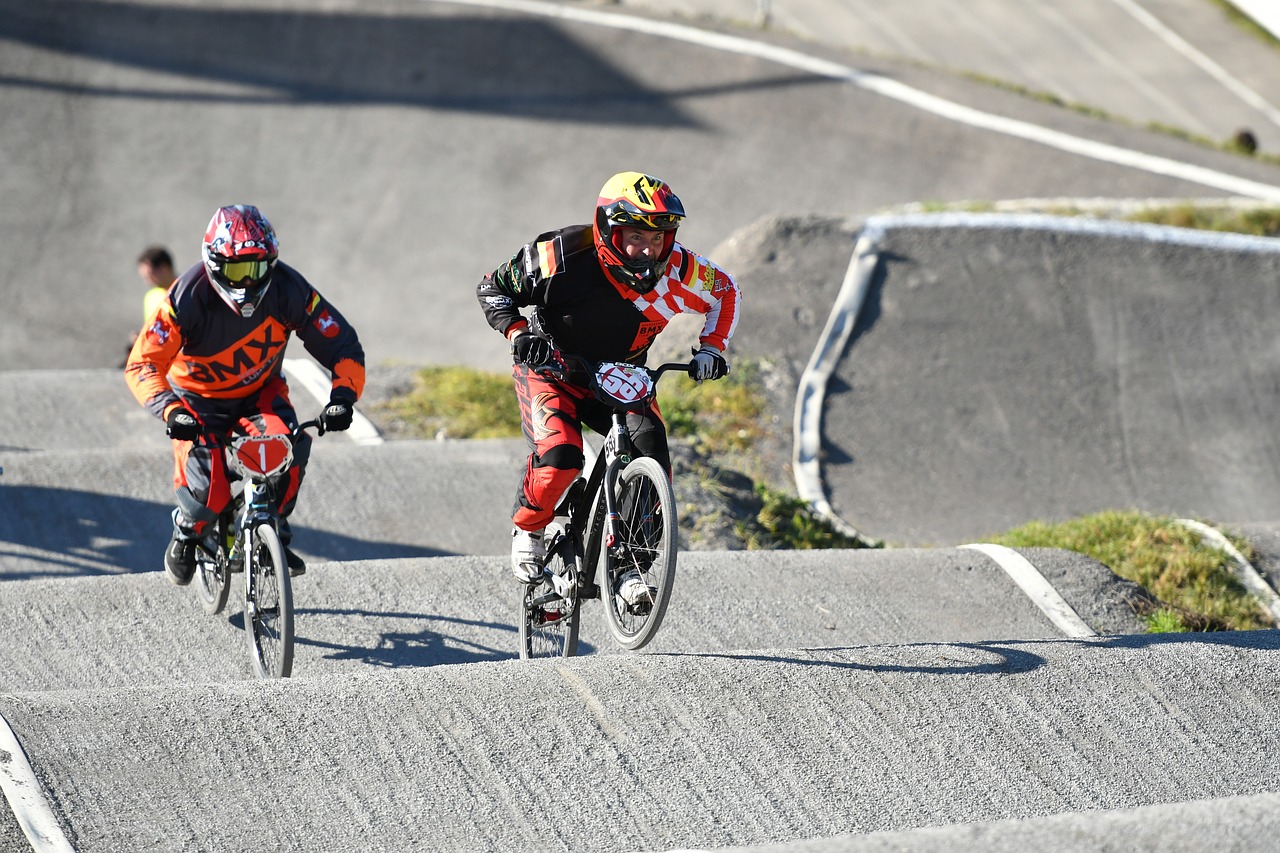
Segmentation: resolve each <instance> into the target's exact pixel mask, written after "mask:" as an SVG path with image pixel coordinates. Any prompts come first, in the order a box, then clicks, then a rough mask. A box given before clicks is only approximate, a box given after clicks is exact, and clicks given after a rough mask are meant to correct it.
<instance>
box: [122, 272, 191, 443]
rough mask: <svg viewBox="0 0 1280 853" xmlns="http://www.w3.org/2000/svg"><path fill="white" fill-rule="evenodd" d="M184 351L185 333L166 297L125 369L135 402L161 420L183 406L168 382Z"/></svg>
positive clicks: (135, 345) (137, 341)
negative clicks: (176, 362)
mask: <svg viewBox="0 0 1280 853" xmlns="http://www.w3.org/2000/svg"><path fill="white" fill-rule="evenodd" d="M181 350H182V331H181V329H180V327H179V326H178V321H177V316H176V314H175V313H174V309H173V304H172V303H171V302H170V297H169V296H166V297H165V299H164V301H163V302H162V303H161V304H160V308H159V309H157V311H156V313H155V314H154V315H153V316H152V318H151V323H150V325H148V326H147V328H145V329H143V330H142V333H141V334H139V335H138V339H137V340H136V341H134V342H133V350H132V351H131V352H130V353H129V361H128V363H127V364H126V365H125V369H124V380H125V382H126V383H127V384H128V386H129V390H130V391H131V392H133V396H134V398H136V399H137V401H138V402H139V403H141V404H142V406H143V407H144V408H145V409H146V410H147V411H148V412H150V413H151V414H153V415H155V416H156V417H158V418H159V419H160V420H164V419H165V418H167V417H168V416H169V413H170V412H171V411H173V410H174V409H176V408H178V407H179V406H181V405H182V401H181V400H180V399H179V398H178V395H177V394H175V393H173V389H172V388H170V387H169V380H168V378H167V377H168V374H169V366H170V365H172V364H173V362H174V359H176V358H177V357H178V353H179V352H180V351H181Z"/></svg>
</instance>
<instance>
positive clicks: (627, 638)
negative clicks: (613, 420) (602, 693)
mask: <svg viewBox="0 0 1280 853" xmlns="http://www.w3.org/2000/svg"><path fill="white" fill-rule="evenodd" d="M617 508H618V513H619V515H620V520H619V522H618V530H617V534H618V540H617V541H616V542H615V543H614V545H613V547H612V548H608V547H606V548H605V549H604V551H605V554H604V568H605V571H604V572H603V573H602V577H603V579H604V580H603V582H602V583H601V591H600V597H601V599H602V600H603V601H604V603H605V608H604V610H605V619H606V621H607V623H608V626H609V633H610V634H611V635H613V639H614V640H615V641H616V642H617V643H618V645H620V646H622V647H623V648H624V649H638V648H641V647H642V646H644V645H646V644H647V643H648V642H649V641H650V640H652V639H653V635H654V634H656V633H657V631H658V628H659V627H660V626H661V625H662V619H663V617H664V616H666V613H667V605H668V603H669V602H670V601H671V590H672V586H673V585H674V583H675V577H676V545H677V542H678V539H677V533H676V506H675V493H674V492H673V491H672V489H671V481H670V480H668V479H667V472H666V471H664V470H663V468H662V466H661V465H660V464H658V462H657V461H656V460H653V459H649V458H648V457H641V458H639V459H636V460H634V461H633V462H632V463H631V464H630V465H628V466H627V467H626V468H624V469H623V471H622V473H621V474H620V475H619V477H618V500H617ZM631 571H636V572H639V574H640V577H641V579H642V580H643V581H644V583H645V584H646V586H648V587H649V588H650V589H651V590H652V592H651V593H649V594H646V595H645V596H643V597H642V599H641V600H640V601H638V602H636V603H635V604H629V603H627V602H626V601H624V600H623V598H622V596H621V595H619V594H618V587H619V582H620V581H621V579H622V577H623V576H624V575H625V574H627V573H628V572H631Z"/></svg>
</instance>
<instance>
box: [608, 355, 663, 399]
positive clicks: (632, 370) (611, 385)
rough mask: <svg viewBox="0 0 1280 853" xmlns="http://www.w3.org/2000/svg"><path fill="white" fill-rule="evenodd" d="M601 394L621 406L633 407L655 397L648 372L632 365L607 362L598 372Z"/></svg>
mask: <svg viewBox="0 0 1280 853" xmlns="http://www.w3.org/2000/svg"><path fill="white" fill-rule="evenodd" d="M596 387H597V388H599V389H600V393H601V394H603V395H605V396H606V397H608V398H609V399H611V400H613V401H615V402H616V403H618V405H620V406H624V407H631V406H634V405H635V404H636V403H641V402H644V401H645V400H647V399H649V398H650V397H651V396H653V380H652V379H650V378H649V373H648V371H646V370H644V369H642V368H639V367H634V366H632V365H630V364H620V363H615V362H607V363H605V364H602V365H600V368H599V369H598V370H597V371H596Z"/></svg>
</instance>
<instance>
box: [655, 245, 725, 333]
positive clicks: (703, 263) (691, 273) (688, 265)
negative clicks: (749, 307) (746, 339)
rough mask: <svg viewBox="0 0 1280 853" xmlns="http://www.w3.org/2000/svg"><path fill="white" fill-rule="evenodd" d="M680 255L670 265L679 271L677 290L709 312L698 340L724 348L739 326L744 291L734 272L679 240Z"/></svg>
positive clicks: (696, 307) (690, 303) (689, 302)
mask: <svg viewBox="0 0 1280 853" xmlns="http://www.w3.org/2000/svg"><path fill="white" fill-rule="evenodd" d="M677 249H678V250H679V253H680V254H682V255H683V257H681V258H678V259H677V258H676V257H675V256H673V257H672V264H671V269H672V270H673V271H677V274H678V276H679V278H678V283H677V284H676V285H675V286H674V287H673V289H675V290H678V291H679V293H680V296H681V297H682V298H683V302H684V304H685V305H687V306H688V307H689V308H690V309H691V310H694V311H697V312H698V313H700V314H704V315H706V320H705V321H704V322H703V324H702V332H701V333H700V334H699V335H698V342H699V343H700V344H701V345H702V346H709V347H714V348H715V349H717V350H719V351H720V352H724V349H725V347H726V346H727V345H728V343H729V338H731V337H733V332H734V330H735V329H737V327H738V309H739V306H740V305H741V303H742V293H741V291H740V290H739V289H738V283H737V282H736V281H734V280H733V276H731V275H729V273H727V272H725V271H724V270H722V269H720V267H718V266H716V265H715V264H714V263H712V262H711V261H709V260H707V259H706V258H704V257H702V256H701V255H697V254H694V253H693V252H690V251H689V250H688V249H686V248H684V247H683V246H680V245H679V244H677Z"/></svg>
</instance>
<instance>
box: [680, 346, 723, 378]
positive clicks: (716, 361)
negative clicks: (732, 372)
mask: <svg viewBox="0 0 1280 853" xmlns="http://www.w3.org/2000/svg"><path fill="white" fill-rule="evenodd" d="M728 372H729V362H727V361H725V360H724V356H722V355H721V354H720V350H718V349H716V348H715V347H703V348H702V349H699V350H693V369H692V370H691V371H689V373H690V375H691V376H692V377H693V378H694V379H696V380H698V381H699V382H701V381H702V380H704V379H719V378H720V377H721V376H724V375H725V374H726V373H728Z"/></svg>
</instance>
